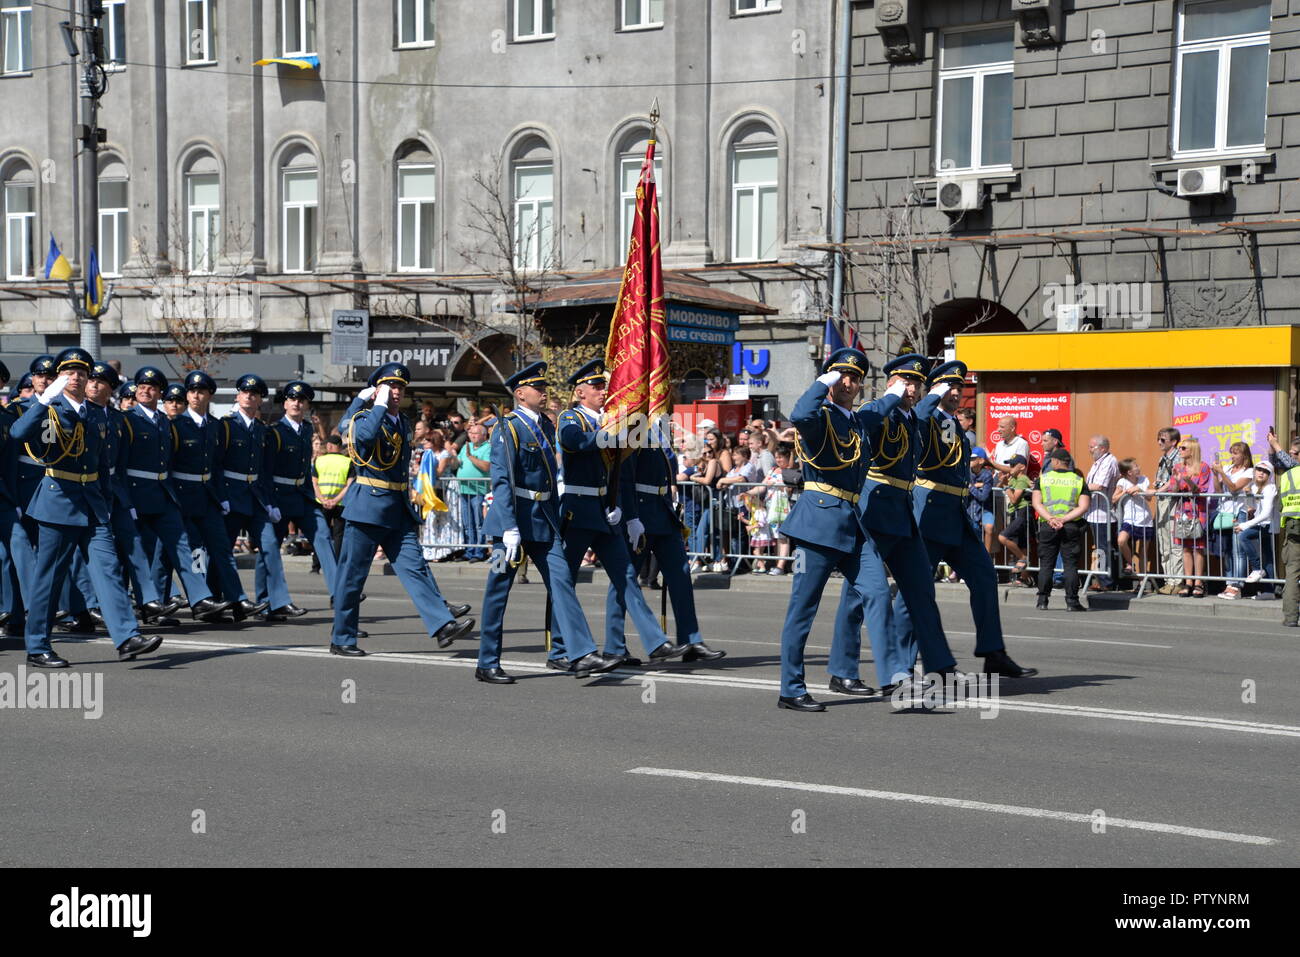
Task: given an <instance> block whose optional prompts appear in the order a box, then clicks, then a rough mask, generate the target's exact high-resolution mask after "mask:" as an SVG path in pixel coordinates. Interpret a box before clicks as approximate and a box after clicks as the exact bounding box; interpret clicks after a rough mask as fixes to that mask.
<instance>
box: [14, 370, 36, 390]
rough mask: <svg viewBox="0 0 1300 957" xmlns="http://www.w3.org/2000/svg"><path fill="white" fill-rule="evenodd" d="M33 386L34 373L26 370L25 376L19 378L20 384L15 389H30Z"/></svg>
mask: <svg viewBox="0 0 1300 957" xmlns="http://www.w3.org/2000/svg"><path fill="white" fill-rule="evenodd" d="M31 387H32V374H31V373H30V372H24V373H23V377H22V378H21V379H19V380H18V385H17V386H15V390H16V391H18V392H22V391H23V389H30V388H31Z"/></svg>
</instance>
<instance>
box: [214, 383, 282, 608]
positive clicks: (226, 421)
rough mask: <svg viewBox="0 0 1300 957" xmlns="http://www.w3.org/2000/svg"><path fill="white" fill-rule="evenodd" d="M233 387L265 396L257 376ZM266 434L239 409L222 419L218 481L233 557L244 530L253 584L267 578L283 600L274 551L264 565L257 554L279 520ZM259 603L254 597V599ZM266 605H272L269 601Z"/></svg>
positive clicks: (261, 583) (257, 421) (261, 425)
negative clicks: (253, 558)
mask: <svg viewBox="0 0 1300 957" xmlns="http://www.w3.org/2000/svg"><path fill="white" fill-rule="evenodd" d="M235 388H236V389H238V390H239V391H240V392H250V393H253V394H255V395H260V396H262V397H263V398H265V397H266V394H267V388H266V383H265V382H263V381H262V377H261V376H257V375H244V376H240V377H239V378H238V379H237V380H236V382H235ZM266 432H267V429H266V425H265V424H264V423H263V422H262V420H261V419H257V418H245V416H244V413H243V411H242V410H240V409H239V408H234V409H232V410H231V411H230V412H228V413H226V415H224V416H222V418H221V433H220V434H221V450H220V455H221V478H222V481H223V482H224V484H225V492H226V502H227V503H228V504H229V506H230V510H229V511H228V512H227V513H226V535H227V538H228V540H229V543H230V548H231V552H232V554H233V550H234V547H235V542H236V541H237V540H238V538H239V535H240V533H241V532H243V531H247V532H248V543H249V546H250V548H254V547H255V548H257V549H259V552H258V556H257V563H256V568H257V571H256V573H255V575H254V581H255V584H257V585H258V587H259V588H260V587H261V586H264V585H266V579H267V577H268V575H269V576H270V578H271V579H272V581H271V587H272V588H273V589H274V590H275V594H276V597H283V596H286V595H288V593H289V587H288V585H287V584H286V583H285V580H284V564H283V563H282V562H281V561H280V551H279V548H278V547H277V548H276V550H275V554H274V555H272V556H271V557H270V560H269V561H268V560H267V557H266V556H265V555H264V554H263V553H262V552H261V551H260V549H261V548H262V540H263V538H264V536H265V534H266V531H267V528H268V527H269V526H271V525H272V524H273V523H274V521H275V520H277V519H278V518H279V515H278V513H275V512H272V509H273V508H274V504H273V503H272V492H271V476H270V473H268V472H267V471H266ZM272 535H274V533H272ZM261 600H262V598H260V597H259V599H258V601H259V602H260V601H261ZM267 603H268V605H269V604H270V603H271V601H270V599H269V598H268V599H267ZM285 604H286V605H287V604H289V602H288V601H286V602H285ZM275 607H283V606H275ZM276 620H278V618H277V619H276Z"/></svg>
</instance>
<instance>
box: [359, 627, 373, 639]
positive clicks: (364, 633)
mask: <svg viewBox="0 0 1300 957" xmlns="http://www.w3.org/2000/svg"><path fill="white" fill-rule="evenodd" d="M369 637H370V632H368V631H362V630H361V629H360V628H358V629H357V640H358V641H360V640H361V639H362V638H369Z"/></svg>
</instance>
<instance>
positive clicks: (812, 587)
mask: <svg viewBox="0 0 1300 957" xmlns="http://www.w3.org/2000/svg"><path fill="white" fill-rule="evenodd" d="M869 369H870V365H869V363H868V362H867V357H866V356H865V355H863V354H862V353H861V352H859V351H858V350H857V349H840V350H838V351H837V352H835V353H834V354H833V355H832V356H830V357H829V358H828V359H827V360H826V363H825V364H824V365H823V366H822V375H821V376H819V377H818V379H817V381H815V382H814V383H813V384H812V385H811V386H809V388H808V391H806V392H805V393H804V394H803V395H802V396H800V397H799V401H798V402H797V403H795V407H794V411H793V412H792V413H791V415H790V420H791V422H793V423H794V427H795V429H796V431H797V435H798V439H797V442H796V447H797V448H798V450H799V461H800V462H801V464H802V467H803V476H804V491H803V494H802V495H800V496H799V499H798V501H796V502H795V505H794V508H793V510H792V511H791V512H790V517H789V518H787V519H786V520H785V521H784V522H783V523H782V524H781V531H782V533H783V534H785V535H786V537H788V538H789V539H790V540H791V541H792V542H794V544H795V546H796V547H797V550H796V552H795V563H794V580H793V582H792V583H791V591H790V604H789V606H788V607H787V609H786V614H785V624H784V626H783V627H782V629H781V694H780V697H779V698H778V699H777V707H778V708H785V709H787V710H790V711H825V710H826V706H825V705H824V704H822V703H821V702H820V701H818V700H817V699H815V698H814V697H813V696H812V695H810V694H809V693H808V687H807V685H806V684H805V683H804V664H803V661H804V647H805V645H807V643H808V632H809V630H810V629H811V628H812V623H813V619H814V618H815V617H816V616H817V607H818V605H819V604H820V603H821V597H822V592H823V591H824V590H825V588H826V583H827V581H829V580H830V577H831V572H832V571H834V570H835V569H839V571H840V573H841V574H842V575H843V576H844V591H845V593H846V594H848V593H850V592H852V590H853V587H854V585H853V582H854V579H855V577H856V576H857V572H858V561H859V559H858V555H859V553H860V552H861V551H862V547H863V545H862V542H863V534H862V528H861V525H860V524H859V521H858V516H857V514H856V513H855V511H854V506H855V505H856V504H857V502H858V496H859V491H860V489H861V488H862V480H863V476H864V475H865V473H866V468H865V465H866V454H865V451H864V446H863V436H862V428H861V426H860V425H859V423H858V419H857V416H856V415H855V414H854V412H853V411H852V409H853V403H854V401H855V400H856V399H857V397H858V395H859V394H860V393H861V391H862V380H863V378H865V377H866V374H867V371H868V370H869ZM848 627H849V626H848V623H847V622H844V623H840V622H838V621H837V622H836V628H835V639H834V642H833V643H832V646H831V654H830V661H829V668H830V672H831V681H830V688H831V690H832V691H837V692H839V693H841V694H852V695H870V694H874V693H875V689H873V688H871V687H869V686H867V685H865V684H863V683H862V681H861V680H860V679H859V678H858V677H857V646H856V644H855V639H856V635H853V636H850V635H849V633H848Z"/></svg>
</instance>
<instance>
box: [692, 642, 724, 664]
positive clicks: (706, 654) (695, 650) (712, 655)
mask: <svg viewBox="0 0 1300 957" xmlns="http://www.w3.org/2000/svg"><path fill="white" fill-rule="evenodd" d="M725 657H727V653H726V652H725V651H714V650H713V649H712V648H710V647H709V646H708V645H706V644H705V643H704V642H702V641H697V642H696V643H695V644H693V645H687V646H686V653H685V654H684V655H682V661H717V660H718V659H719V658H725Z"/></svg>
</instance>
